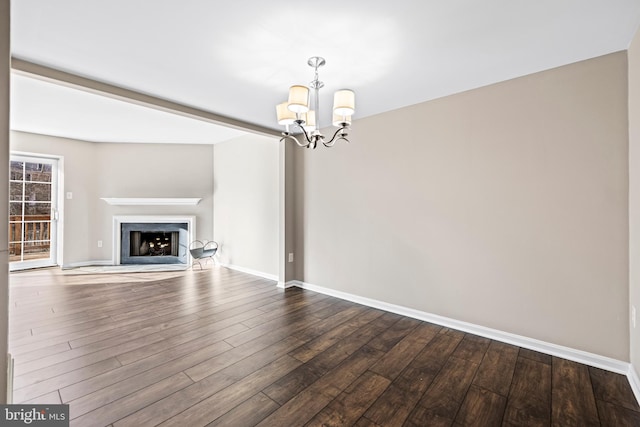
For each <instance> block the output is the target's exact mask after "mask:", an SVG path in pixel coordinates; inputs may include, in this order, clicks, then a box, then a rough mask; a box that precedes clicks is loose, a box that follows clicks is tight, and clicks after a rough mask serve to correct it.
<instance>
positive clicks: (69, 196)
mask: <svg viewBox="0 0 640 427" xmlns="http://www.w3.org/2000/svg"><path fill="white" fill-rule="evenodd" d="M71 199H73V193H72V192H71V191H67V200H71Z"/></svg>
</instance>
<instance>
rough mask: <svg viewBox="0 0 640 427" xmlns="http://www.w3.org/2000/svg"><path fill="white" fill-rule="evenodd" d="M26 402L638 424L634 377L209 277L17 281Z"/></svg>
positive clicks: (93, 414)
mask: <svg viewBox="0 0 640 427" xmlns="http://www.w3.org/2000/svg"><path fill="white" fill-rule="evenodd" d="M10 304H11V307H10V337H9V340H10V351H11V353H12V354H13V356H14V358H15V381H14V390H15V391H14V402H15V403H20V402H31V403H61V402H63V403H68V404H69V405H70V413H71V425H72V426H82V427H86V426H111V425H113V427H123V426H136V427H139V426H155V425H162V426H189V427H193V426H240V427H243V426H254V425H259V426H278V427H281V426H351V425H353V426H360V427H364V426H384V427H386V426H420V427H424V426H452V425H455V426H525V425H531V426H592V425H602V426H640V407H639V406H638V403H637V402H636V401H635V398H634V396H633V393H632V391H631V389H630V387H629V384H628V382H627V380H626V378H625V377H624V376H622V375H617V374H613V373H610V372H606V371H603V370H600V369H596V368H591V367H588V366H585V365H580V364H578V363H575V362H571V361H568V360H563V359H559V358H555V357H551V356H548V355H545V354H541V353H536V352H533V351H530V350H526V349H522V348H518V347H514V346H511V345H507V344H504V343H500V342H496V341H492V340H489V339H486V338H482V337H478V336H474V335H470V334H465V333H463V332H460V331H456V330H451V329H447V328H443V327H440V326H437V325H433V324H429V323H425V322H421V321H418V320H415V319H411V318H407V317H403V316H399V315H396V314H392V313H386V312H383V311H380V310H376V309H372V308H368V307H364V306H361V305H358V304H354V303H350V302H346V301H342V300H339V299H336V298H332V297H328V296H324V295H321V294H316V293H313V292H310V291H303V290H300V289H295V288H294V289H289V290H286V291H282V290H279V289H277V288H276V286H275V282H273V281H270V280H264V279H261V278H257V277H255V276H251V275H247V274H244V273H239V272H236V271H232V270H228V269H225V268H222V267H212V268H209V269H205V270H203V271H198V270H196V271H187V272H180V273H175V272H173V273H140V274H102V275H69V274H61V273H59V272H57V271H55V270H41V271H34V272H25V273H14V274H12V275H11V303H10Z"/></svg>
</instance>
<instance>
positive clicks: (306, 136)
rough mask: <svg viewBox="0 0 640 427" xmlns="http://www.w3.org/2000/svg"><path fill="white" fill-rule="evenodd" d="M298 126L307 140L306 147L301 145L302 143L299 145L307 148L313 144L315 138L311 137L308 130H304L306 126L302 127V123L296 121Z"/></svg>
mask: <svg viewBox="0 0 640 427" xmlns="http://www.w3.org/2000/svg"><path fill="white" fill-rule="evenodd" d="M296 126H297V127H298V128H299V129H300V130H301V131H302V133H303V135H304V139H306V140H307V143H306V144H304V145H301V144H300V143H298V145H300V146H301V147H306V146H307V145H309V144H311V142H312V141H313V137H312V136H311V135H309V134H308V133H307V130H306V129H305V128H304V126H303V125H302V122H301V121H300V122H298V121H297V120H296Z"/></svg>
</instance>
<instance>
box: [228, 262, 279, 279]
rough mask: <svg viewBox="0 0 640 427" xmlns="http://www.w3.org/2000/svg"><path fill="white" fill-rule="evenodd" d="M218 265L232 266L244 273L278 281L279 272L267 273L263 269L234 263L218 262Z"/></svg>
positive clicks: (231, 267)
mask: <svg viewBox="0 0 640 427" xmlns="http://www.w3.org/2000/svg"><path fill="white" fill-rule="evenodd" d="M218 265H219V266H221V267H227V268H230V269H231V270H236V271H240V272H242V273H247V274H252V275H254V276H258V277H262V278H264V279H269V280H275V281H278V275H277V274H269V273H265V272H263V271H257V270H252V269H250V268H245V267H240V266H239V265H233V264H222V263H218Z"/></svg>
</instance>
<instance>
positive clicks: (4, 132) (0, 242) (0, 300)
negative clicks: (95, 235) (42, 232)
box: [0, 0, 11, 403]
mask: <svg viewBox="0 0 640 427" xmlns="http://www.w3.org/2000/svg"><path fill="white" fill-rule="evenodd" d="M9 5H10V1H9V0H0V135H1V137H0V141H2V142H1V144H2V148H0V176H2V179H1V180H0V200H1V201H2V202H0V204H1V206H2V208H1V209H0V223H2V224H9V217H8V215H9V87H10V84H9V79H10V74H11V68H10V57H11V53H10V43H9V39H10V34H11V32H10V31H9V16H10V7H9ZM7 234H8V227H7V226H6V225H5V226H4V227H0V403H6V402H7V369H6V368H7V349H8V345H7V336H8V330H9V329H8V321H9V272H8V268H7V266H8V262H9V241H8V236H7Z"/></svg>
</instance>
